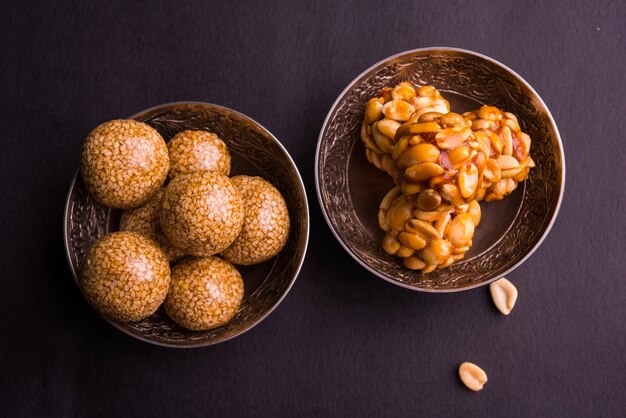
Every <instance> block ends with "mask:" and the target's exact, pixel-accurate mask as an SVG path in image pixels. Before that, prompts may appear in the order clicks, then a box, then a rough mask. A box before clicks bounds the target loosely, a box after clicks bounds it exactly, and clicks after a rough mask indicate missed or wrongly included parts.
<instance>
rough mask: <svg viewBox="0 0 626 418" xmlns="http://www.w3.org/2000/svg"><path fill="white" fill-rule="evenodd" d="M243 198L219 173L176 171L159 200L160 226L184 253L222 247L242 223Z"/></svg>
mask: <svg viewBox="0 0 626 418" xmlns="http://www.w3.org/2000/svg"><path fill="white" fill-rule="evenodd" d="M243 217H244V210H243V202H242V200H241V196H240V194H239V192H238V191H237V188H236V187H235V185H234V184H233V183H232V182H231V181H230V179H229V178H228V177H226V176H225V175H223V174H221V173H217V172H209V171H195V172H192V173H185V174H179V175H178V176H176V177H174V179H173V180H172V181H171V182H170V183H169V184H168V185H167V187H166V188H165V191H164V192H163V199H162V201H161V212H160V218H161V227H162V228H163V232H164V233H165V236H166V237H167V238H168V239H169V240H170V242H171V243H172V244H173V245H174V246H176V247H178V248H179V249H181V250H183V251H184V252H185V254H189V255H195V256H199V257H203V256H209V255H213V254H217V253H219V252H221V251H223V250H225V249H226V248H227V247H228V246H229V245H230V244H232V242H233V241H234V240H235V238H237V235H239V232H240V231H241V226H242V225H243Z"/></svg>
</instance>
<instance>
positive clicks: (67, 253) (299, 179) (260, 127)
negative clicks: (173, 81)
mask: <svg viewBox="0 0 626 418" xmlns="http://www.w3.org/2000/svg"><path fill="white" fill-rule="evenodd" d="M181 105H183V106H184V105H202V106H208V107H210V108H213V109H217V110H218V111H221V112H224V113H231V114H233V115H235V116H238V117H240V118H242V119H244V120H246V121H247V122H249V123H250V124H251V125H252V126H254V127H255V128H256V129H258V130H259V131H260V132H262V133H263V134H264V135H266V136H267V137H268V138H270V139H271V140H272V141H274V143H275V144H276V145H278V147H279V148H280V150H281V151H282V152H283V153H284V155H285V156H286V157H287V161H288V162H289V163H290V164H291V165H292V167H293V169H294V171H295V173H296V183H297V184H298V186H299V187H300V189H301V191H302V197H303V199H304V201H303V202H302V203H303V205H302V207H303V209H304V212H305V215H306V219H304V220H303V224H304V225H305V231H304V246H303V248H302V255H301V256H300V260H299V262H298V264H297V266H296V269H295V271H294V274H293V276H292V278H291V280H290V282H289V284H288V285H287V287H286V288H285V290H284V292H283V293H282V295H280V297H279V298H278V299H277V300H276V302H275V303H274V304H273V305H272V306H271V307H270V308H269V309H267V311H265V312H264V313H263V314H262V315H260V316H259V317H258V318H257V319H256V320H254V321H252V322H251V323H249V324H247V325H246V326H245V327H243V328H242V329H241V330H239V332H237V333H234V334H232V335H229V336H226V337H224V338H221V339H218V340H215V341H206V342H202V343H193V344H189V345H175V344H169V343H165V342H161V341H154V340H149V339H147V338H144V337H143V336H142V335H140V334H136V333H133V332H131V331H129V330H128V329H125V328H124V327H122V326H121V325H120V324H119V323H117V322H116V321H113V320H110V319H109V318H106V317H105V316H102V315H100V316H101V317H102V318H103V319H104V320H105V321H107V322H108V323H109V324H111V325H112V326H113V327H115V328H116V329H117V330H119V331H121V332H123V333H124V334H127V335H129V336H131V337H133V338H136V339H138V340H140V341H143V342H146V343H150V344H152V345H157V346H161V347H168V348H200V347H207V346H211V345H215V344H219V343H222V342H225V341H228V340H231V339H233V338H236V337H238V336H240V335H242V334H244V333H246V332H248V331H250V330H251V329H252V328H254V327H256V326H257V325H258V324H260V323H261V322H263V320H265V319H266V318H267V317H268V316H269V315H270V314H271V313H272V312H274V310H275V309H276V308H277V307H278V305H280V304H281V302H282V301H283V299H284V298H285V297H286V296H287V294H288V293H289V291H290V290H291V288H292V287H293V284H294V283H295V281H296V279H297V278H298V276H299V275H300V271H301V270H302V265H303V264H304V260H305V258H306V253H307V249H308V245H309V235H310V229H311V228H310V226H311V222H310V210H309V203H308V197H307V193H306V187H305V186H304V181H303V180H302V175H301V174H300V171H299V170H298V166H297V165H296V163H295V162H294V161H293V158H292V157H291V154H289V152H288V151H287V149H286V148H285V146H284V145H283V144H282V143H281V142H280V141H279V140H278V138H276V137H275V136H274V134H272V133H271V132H270V131H269V130H268V129H267V128H265V127H264V126H263V125H261V124H260V123H259V122H257V121H256V120H254V119H253V118H251V117H250V116H247V115H244V114H243V113H241V112H238V111H236V110H233V109H230V108H228V107H225V106H221V105H217V104H213V103H207V102H200V101H178V102H169V103H163V104H160V105H156V106H151V107H149V108H146V109H144V110H141V111H139V112H137V113H135V114H133V115H132V116H129V117H128V119H135V118H136V117H138V116H140V115H142V114H146V113H149V112H152V111H154V110H158V109H161V108H165V107H169V106H181ZM79 173H80V170H79V169H78V170H76V173H75V174H74V177H73V178H72V181H71V182H70V186H69V189H68V192H67V197H66V198H65V208H64V211H63V242H64V247H65V256H66V258H67V263H68V265H69V267H70V271H71V272H72V276H73V277H74V282H75V283H76V285H78V273H77V271H76V269H75V268H74V265H73V264H72V260H71V254H70V242H69V241H70V240H69V236H68V234H67V231H68V226H69V225H68V212H69V208H70V197H71V195H72V190H73V189H74V187H75V184H76V180H77V178H78V175H79ZM111 210H112V209H111V208H107V217H108V216H110V213H111Z"/></svg>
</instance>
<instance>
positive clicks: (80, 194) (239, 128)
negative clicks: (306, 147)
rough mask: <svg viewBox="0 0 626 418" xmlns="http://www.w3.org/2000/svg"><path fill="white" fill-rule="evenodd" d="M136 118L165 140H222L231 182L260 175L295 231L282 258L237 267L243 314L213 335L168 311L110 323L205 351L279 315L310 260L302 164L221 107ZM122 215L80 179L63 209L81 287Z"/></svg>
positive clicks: (187, 107)
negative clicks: (191, 133)
mask: <svg viewBox="0 0 626 418" xmlns="http://www.w3.org/2000/svg"><path fill="white" fill-rule="evenodd" d="M131 118H133V119H136V120H139V121H142V122H145V123H147V124H149V125H150V126H152V127H153V128H155V129H156V130H157V131H159V133H160V134H161V135H162V136H163V137H164V138H165V140H169V139H170V138H171V137H172V136H174V135H175V134H176V133H178V132H180V131H183V130H186V129H205V130H209V131H211V132H214V133H216V134H218V135H219V136H220V137H221V138H222V139H223V140H224V141H225V142H226V145H227V146H228V149H229V151H230V153H231V157H232V171H231V175H237V174H248V175H258V176H261V177H263V178H265V179H267V180H268V181H270V182H271V183H272V184H273V185H274V186H276V187H277V188H278V189H279V190H280V192H281V193H282V195H283V197H284V198H285V201H286V202H287V207H288V209H289V214H290V218H291V229H290V233H289V239H288V241H287V244H286V246H285V248H284V249H283V250H282V251H281V252H280V253H279V254H278V255H277V256H276V257H274V258H273V259H271V260H269V261H267V262H265V263H261V264H258V265H254V266H246V267H244V266H238V269H239V270H240V272H241V274H242V276H243V278H244V283H245V295H244V300H243V302H242V305H241V308H240V309H239V311H238V312H237V314H236V315H235V317H234V318H233V319H232V320H231V321H230V322H229V323H228V324H226V325H224V326H221V327H219V328H215V329H212V330H209V331H201V332H196V331H188V330H186V329H184V328H182V327H180V326H178V325H177V324H175V323H174V322H173V321H172V320H171V319H170V318H169V317H168V316H167V315H166V314H165V312H164V311H163V309H162V308H160V309H159V310H158V311H157V312H156V313H155V314H154V315H152V316H150V317H148V318H146V319H144V320H142V321H139V322H133V323H121V322H115V321H109V322H110V323H111V324H112V325H113V326H115V327H116V328H118V329H119V330H121V331H123V332H125V333H127V334H129V335H131V336H133V337H136V338H138V339H140V340H143V341H146V342H149V343H153V344H157V345H163V346H171V347H200V346H206V345H211V344H215V343H219V342H222V341H225V340H228V339H231V338H233V337H236V336H237V335H240V334H242V333H244V332H245V331H247V330H249V329H251V328H252V327H254V326H255V325H256V324H258V323H259V322H260V321H261V320H263V319H264V318H265V317H266V316H267V315H269V314H270V312H272V310H273V309H274V308H276V306H277V305H278V304H279V303H280V302H281V300H282V299H283V298H284V297H285V295H286V294H287V292H288V291H289V289H290V288H291V286H292V284H293V282H294V281H295V279H296V277H297V275H298V273H299V271H300V268H301V266H302V263H303V261H304V256H305V253H306V247H307V242H308V234H309V213H308V205H307V197H306V192H305V189H304V184H303V183H302V179H301V177H300V174H299V173H298V170H297V168H296V165H295V164H294V162H293V161H292V159H291V157H290V156H289V154H288V153H287V151H286V150H285V148H283V146H282V145H281V144H280V142H278V140H277V139H276V138H275V137H274V136H273V135H272V134H271V133H270V132H268V131H267V130H266V129H265V128H263V127H262V126H261V125H259V124H258V123H257V122H255V121H253V120H252V119H250V118H248V117H246V116H244V115H242V114H240V113H238V112H235V111H233V110H230V109H227V108H224V107H221V106H216V105H212V104H205V103H171V104H165V105H161V106H157V107H153V108H151V109H147V110H144V111H142V112H139V113H137V114H136V115H134V116H132V117H131ZM120 213H121V211H119V210H115V209H109V208H106V207H104V206H102V205H100V204H98V203H97V202H96V201H95V200H94V199H93V198H92V197H91V196H90V195H89V193H88V192H87V190H86V188H85V186H84V184H83V182H82V179H81V177H80V174H79V173H77V175H76V176H75V178H74V180H73V181H72V184H71V186H70V190H69V193H68V197H67V204H66V208H65V248H66V252H67V257H68V261H69V264H70V269H71V271H72V273H73V275H74V279H75V280H76V281H78V275H77V272H78V270H79V266H80V263H81V261H82V259H83V257H84V255H85V253H86V251H87V250H88V249H89V247H90V246H91V245H92V244H93V242H94V241H96V240H97V239H98V238H100V237H101V236H103V235H105V234H106V233H108V232H111V231H115V230H117V229H118V226H119V217H120Z"/></svg>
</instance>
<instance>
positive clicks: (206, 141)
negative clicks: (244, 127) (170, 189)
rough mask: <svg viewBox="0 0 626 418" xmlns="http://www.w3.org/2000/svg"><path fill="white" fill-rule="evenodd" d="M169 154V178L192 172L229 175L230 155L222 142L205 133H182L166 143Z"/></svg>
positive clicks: (216, 137)
mask: <svg viewBox="0 0 626 418" xmlns="http://www.w3.org/2000/svg"><path fill="white" fill-rule="evenodd" d="M167 148H168V150H169V153H170V164H171V167H170V178H174V177H175V176H177V175H178V174H181V173H189V172H192V171H200V170H204V171H217V172H220V173H222V174H224V175H225V176H228V175H229V174H230V153H229V152H228V148H226V144H225V143H224V141H222V140H221V139H220V137H219V136H217V135H216V134H214V133H211V132H206V131H182V132H180V133H178V134H176V136H174V137H173V138H172V139H170V141H169V142H168V143H167Z"/></svg>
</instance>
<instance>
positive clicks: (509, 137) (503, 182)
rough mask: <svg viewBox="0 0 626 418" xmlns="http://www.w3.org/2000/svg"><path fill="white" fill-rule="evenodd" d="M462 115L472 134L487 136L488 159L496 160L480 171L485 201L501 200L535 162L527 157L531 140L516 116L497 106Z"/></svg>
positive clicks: (525, 176) (523, 177) (520, 180)
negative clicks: (481, 172)
mask: <svg viewBox="0 0 626 418" xmlns="http://www.w3.org/2000/svg"><path fill="white" fill-rule="evenodd" d="M463 117H464V118H465V120H466V121H467V123H468V125H469V126H470V127H471V129H472V131H474V132H475V135H476V134H478V133H482V134H484V135H486V136H487V140H485V141H484V142H485V143H486V144H489V158H490V159H492V160H495V161H496V162H497V167H496V164H491V165H489V166H488V167H486V169H485V170H483V174H484V178H483V188H484V189H485V200H486V201H487V202H489V201H491V200H500V199H502V198H503V197H504V196H507V195H509V194H511V192H512V191H513V190H515V189H516V188H517V185H518V183H519V182H522V181H524V180H526V178H527V177H528V174H529V172H530V169H531V168H532V167H534V166H535V162H534V161H533V160H532V158H531V157H530V146H531V139H530V136H529V135H528V134H526V133H525V132H522V129H521V128H520V126H519V123H518V120H517V117H516V116H515V115H514V114H512V113H509V112H504V111H502V110H500V109H498V108H497V107H493V106H482V107H481V108H480V109H478V110H474V111H472V112H466V113H464V114H463Z"/></svg>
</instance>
